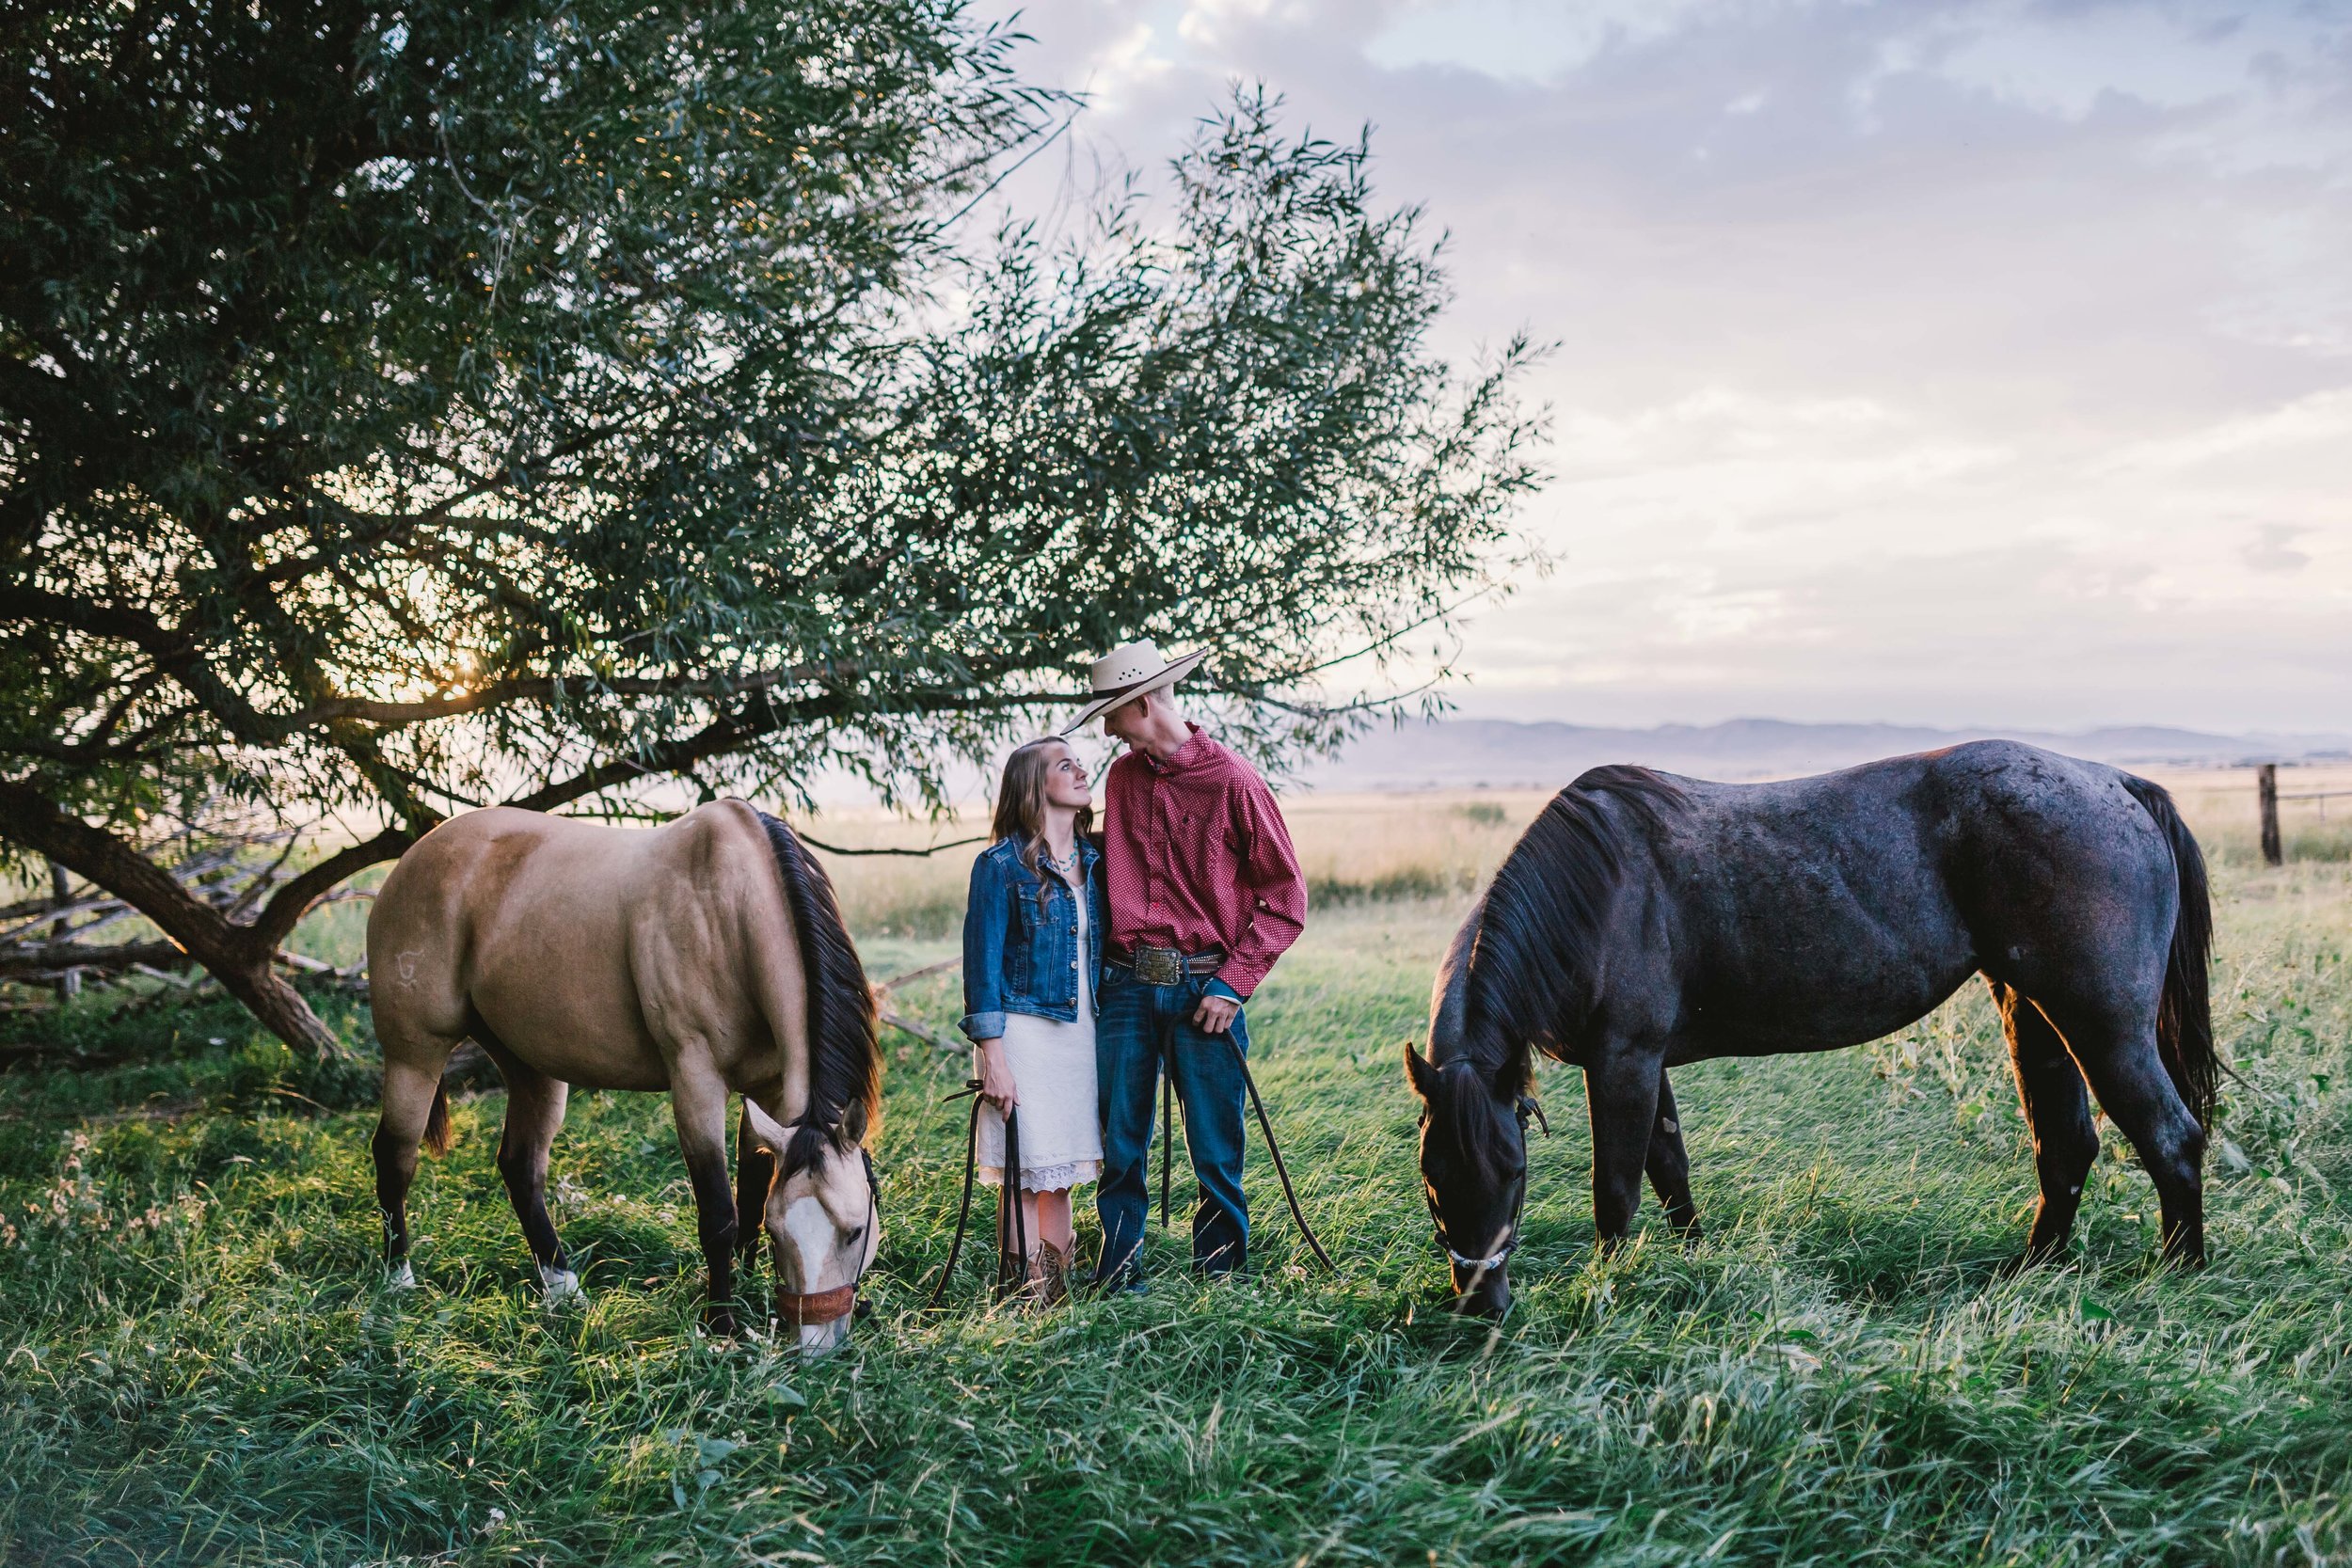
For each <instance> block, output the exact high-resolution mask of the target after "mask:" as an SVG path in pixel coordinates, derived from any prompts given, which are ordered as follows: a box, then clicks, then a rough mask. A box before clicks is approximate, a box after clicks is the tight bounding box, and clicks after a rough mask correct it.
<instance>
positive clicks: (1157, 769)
mask: <svg viewBox="0 0 2352 1568" xmlns="http://www.w3.org/2000/svg"><path fill="white" fill-rule="evenodd" d="M1184 728H1185V729H1187V730H1189V731H1190V732H1191V734H1190V736H1188V737H1187V738H1186V739H1185V741H1184V744H1183V745H1182V746H1179V747H1177V748H1176V754H1175V755H1174V756H1172V757H1169V758H1168V760H1167V761H1166V762H1162V761H1161V760H1160V759H1159V758H1157V757H1155V756H1153V755H1152V753H1151V752H1143V751H1138V752H1136V755H1138V756H1140V757H1141V758H1143V765H1144V766H1145V767H1146V768H1150V769H1152V772H1154V773H1182V772H1185V771H1187V770H1188V769H1191V768H1198V767H1200V764H1201V763H1202V762H1203V761H1205V760H1206V759H1207V757H1208V754H1209V747H1210V745H1211V742H1210V740H1209V733H1208V731H1206V730H1204V729H1202V728H1201V727H1200V725H1198V724H1196V723H1194V722H1193V721H1191V720H1189V719H1187V720H1185V721H1184Z"/></svg>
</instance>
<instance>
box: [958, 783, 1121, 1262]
mask: <svg viewBox="0 0 2352 1568" xmlns="http://www.w3.org/2000/svg"><path fill="white" fill-rule="evenodd" d="M1093 820H1094V795H1093V792H1092V791H1091V790H1090V789H1089V787H1088V782H1087V770H1086V768H1085V766H1084V765H1083V764H1082V763H1080V762H1079V761H1078V759H1077V757H1076V756H1075V755H1074V754H1073V752H1071V750H1070V747H1069V745H1068V744H1067V743H1066V742H1064V741H1061V740H1059V739H1046V740H1032V741H1029V742H1028V743H1027V744H1025V745H1024V746H1021V747H1020V748H1018V749H1017V750H1015V751H1014V752H1013V753H1012V755H1010V756H1009V757H1007V758H1006V759H1005V772H1004V778H1003V780H1002V781H1001V782H1000V783H999V784H998V785H997V790H996V816H995V821H994V823H993V826H992V829H991V832H992V833H993V837H994V839H995V843H993V845H991V846H990V847H988V848H987V849H985V850H983V851H982V852H981V854H980V857H979V859H978V860H977V861H975V862H974V863H973V865H972V895H971V901H970V902H969V903H968V904H967V905H966V906H965V908H964V915H963V1010H964V1017H963V1023H962V1027H963V1032H964V1033H965V1034H966V1035H968V1036H970V1037H971V1038H972V1043H973V1045H974V1046H975V1048H976V1053H977V1056H978V1058H979V1079H980V1098H981V1100H982V1101H984V1103H983V1105H982V1107H981V1110H980V1130H979V1155H978V1164H979V1167H980V1179H981V1180H983V1181H986V1182H987V1183H988V1184H989V1185H991V1186H1001V1185H1003V1184H1004V1180H1005V1173H1004V1164H1005V1120H1004V1113H1005V1112H1006V1111H1008V1110H1009V1109H1011V1108H1012V1107H1013V1106H1016V1105H1017V1106H1019V1107H1020V1108H1021V1170H1020V1172H1019V1174H1018V1179H1017V1180H1016V1181H1015V1182H1014V1188H1015V1190H1016V1192H1017V1193H1018V1195H1019V1196H1018V1198H1017V1201H1018V1202H1019V1203H1020V1205H1021V1212H1022V1219H1023V1230H1024V1233H1025V1235H1026V1236H1027V1238H1028V1244H1029V1248H1030V1251H1029V1275H1028V1277H1029V1299H1030V1300H1031V1301H1033V1302H1034V1303H1035V1304H1037V1305H1039V1306H1041V1307H1051V1306H1054V1305H1056V1304H1057V1303H1058V1302H1060V1301H1061V1300H1063V1299H1064V1298H1065V1297H1066V1296H1067V1295H1068V1294H1069V1276H1070V1266H1071V1254H1072V1251H1073V1248H1074V1246H1075V1243H1076V1238H1075V1236H1074V1235H1073V1231H1072V1228H1071V1221H1070V1190H1071V1189H1072V1188H1073V1187H1074V1186H1076V1185H1077V1184H1078V1183H1079V1182H1081V1181H1091V1180H1094V1179H1095V1178H1096V1177H1097V1176H1099V1175H1100V1174H1101V1173H1102V1168H1103V1133H1102V1129H1101V1127H1100V1125H1099V1124H1098V1123H1097V1122H1096V1120H1095V1117H1096V1110H1095V1093H1094V991H1095V986H1094V980H1095V974H1096V973H1097V971H1098V970H1099V968H1100V966H1101V963H1102V958H1103V884H1102V869H1101V866H1102V852H1101V851H1100V850H1098V849H1097V848H1096V847H1094V845H1093V844H1091V843H1090V842H1089V841H1088V838H1087V836H1086V835H1087V830H1088V829H1089V827H1091V826H1092V825H1093Z"/></svg>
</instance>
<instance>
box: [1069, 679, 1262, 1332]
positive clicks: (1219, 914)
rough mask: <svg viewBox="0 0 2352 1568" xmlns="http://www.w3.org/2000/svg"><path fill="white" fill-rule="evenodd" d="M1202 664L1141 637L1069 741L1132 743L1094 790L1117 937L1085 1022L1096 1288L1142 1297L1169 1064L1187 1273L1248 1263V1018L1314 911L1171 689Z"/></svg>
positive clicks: (1256, 802)
mask: <svg viewBox="0 0 2352 1568" xmlns="http://www.w3.org/2000/svg"><path fill="white" fill-rule="evenodd" d="M1204 657H1207V654H1206V651H1205V650H1204V651H1202V652H1200V653H1193V654H1187V655H1185V656H1184V657H1182V658H1179V659H1176V660H1174V661H1173V662H1170V661H1168V660H1165V659H1162V658H1161V657H1160V655H1159V650H1158V649H1157V648H1155V647H1154V646H1152V644H1151V643H1150V642H1135V643H1130V644H1129V645H1127V646H1126V647H1123V648H1120V649H1119V650H1118V651H1117V652H1116V653H1113V654H1111V655H1110V656H1109V657H1106V658H1104V659H1101V660H1099V661H1097V662H1096V664H1095V666H1094V680H1093V687H1094V691H1093V695H1094V700H1093V701H1092V702H1091V703H1090V704H1089V705H1088V706H1087V707H1086V709H1085V710H1084V711H1083V712H1081V713H1080V714H1079V715H1078V717H1077V719H1076V720H1075V721H1073V722H1072V723H1071V725H1070V726H1069V729H1068V730H1065V731H1064V732H1063V733H1064V734H1068V733H1070V730H1076V729H1078V728H1080V727H1082V726H1083V725H1085V724H1086V723H1087V722H1088V721H1089V720H1092V719H1094V718H1096V717H1098V716H1099V717H1100V718H1101V719H1102V721H1103V730H1104V734H1106V735H1108V736H1111V737H1112V738H1113V739H1116V740H1121V741H1124V742H1125V743H1126V745H1127V752H1126V754H1125V755H1123V756H1121V757H1120V759H1119V760H1118V761H1116V762H1114V763H1113V764H1111V768H1110V776H1109V779H1108V781H1107V784H1106V785H1105V790H1104V794H1105V797H1106V804H1107V806H1108V808H1109V813H1110V821H1109V824H1108V826H1107V828H1106V829H1105V831H1104V885H1105V889H1106V891H1107V893H1108V895H1109V897H1108V902H1109V913H1108V916H1107V919H1106V924H1107V926H1108V927H1109V928H1108V930H1107V931H1106V932H1105V933H1104V938H1105V940H1104V944H1103V982H1102V1001H1101V1014H1100V1017H1099V1018H1098V1019H1097V1021H1096V1023H1095V1061H1096V1083H1097V1087H1098V1092H1099V1094H1100V1097H1101V1104H1102V1115H1103V1174H1102V1179H1101V1181H1100V1183H1099V1184H1098V1185H1097V1187H1096V1189H1095V1206H1096V1210H1097V1212H1099V1213H1100V1214H1101V1216H1102V1221H1103V1259H1102V1263H1101V1265H1100V1266H1099V1267H1098V1269H1097V1270H1096V1273H1095V1280H1096V1282H1097V1283H1098V1284H1100V1285H1102V1286H1104V1288H1106V1289H1109V1290H1114V1291H1140V1290H1142V1289H1143V1269H1142V1250H1143V1233H1144V1227H1145V1226H1146V1224H1147V1222H1148V1219H1149V1215H1150V1212H1151V1194H1150V1173H1151V1158H1150V1157H1151V1151H1152V1099H1153V1096H1154V1095H1155V1093H1156V1092H1157V1090H1158V1088H1159V1075H1160V1072H1161V1070H1162V1069H1163V1067H1165V1069H1166V1070H1167V1071H1168V1074H1169V1076H1170V1078H1171V1080H1172V1081H1173V1083H1174V1085H1175V1090H1176V1096H1177V1098H1178V1099H1180V1100H1182V1101H1184V1141H1185V1143H1186V1145H1187V1147H1188V1148H1190V1149H1191V1152H1192V1170H1193V1176H1194V1178H1195V1179H1196V1180H1197V1181H1198V1183H1199V1186H1200V1208H1199V1209H1198V1210H1197V1211H1196V1212H1194V1214H1193V1217H1192V1262H1193V1267H1194V1268H1195V1269H1196V1270H1199V1271H1200V1272H1201V1273H1203V1274H1207V1275H1227V1274H1231V1273H1232V1272H1233V1271H1234V1270H1236V1269H1239V1268H1240V1267H1241V1266H1242V1265H1243V1263H1244V1262H1245V1261H1247V1259H1248V1249H1249V1206H1248V1202H1247V1200H1246V1199H1245V1198H1244V1197H1243V1196H1242V1190H1241V1171H1242V1131H1243V1119H1242V1118H1243V1110H1244V1106H1243V1103H1242V1099H1243V1094H1244V1092H1245V1089H1244V1085H1243V1080H1242V1070H1243V1069H1242V1058H1243V1057H1244V1056H1245V1055H1246V1054H1247V1053H1248V1050H1249V1028H1248V1020H1247V1018H1246V1017H1245V1016H1244V1012H1243V1009H1244V1007H1245V1006H1246V1005H1247V1004H1248V1001H1249V997H1250V995H1251V993H1252V992H1253V991H1255V990H1257V987H1258V983H1259V982H1260V981H1261V980H1263V979H1264V978H1265V974H1266V971H1267V970H1269V969H1271V968H1273V967H1274V960H1275V959H1277V958H1280V957H1281V956H1282V953H1283V951H1284V950H1285V949H1287V948H1288V947H1289V946H1290V944H1291V943H1292V942H1295V941H1296V940H1297V938H1298V933H1299V929H1300V927H1302V925H1303V924H1304V923H1305V920H1306V916H1307V882H1306V879H1305V878H1304V877H1302V876H1301V875H1300V874H1299V870H1298V856H1297V854H1296V852H1295V851H1294V850H1293V849H1292V848H1291V839H1290V830H1289V829H1288V828H1286V827H1285V826H1284V825H1283V822H1282V814H1281V812H1280V810H1279V809H1278V808H1277V807H1276V805H1275V803H1274V792H1273V791H1272V790H1270V789H1268V788H1267V787H1266V784H1265V781H1264V780H1263V779H1262V778H1260V777H1259V776H1258V775H1257V773H1256V771H1255V770H1253V769H1252V768H1250V766H1249V765H1248V763H1246V762H1244V761H1243V760H1242V759H1241V758H1240V757H1238V756H1236V755H1235V754H1234V753H1233V752H1231V751H1229V750H1227V749H1226V748H1225V747H1223V746H1221V745H1219V744H1217V742H1216V739H1215V738H1213V737H1212V736H1209V735H1208V734H1207V733H1206V732H1204V731H1203V730H1202V729H1201V728H1200V725H1198V724H1194V723H1190V722H1188V721H1186V720H1185V718H1184V714H1183V712H1182V711H1180V710H1179V709H1178V707H1177V705H1176V701H1175V696H1174V688H1175V685H1176V683H1177V682H1178V681H1180V680H1182V679H1184V676H1186V675H1188V674H1190V673H1192V672H1193V671H1194V670H1195V669H1197V668H1198V667H1199V666H1200V661H1201V659H1203V658H1204ZM1168 1131H1169V1130H1168V1129H1163V1130H1162V1134H1161V1135H1162V1136H1167V1135H1168Z"/></svg>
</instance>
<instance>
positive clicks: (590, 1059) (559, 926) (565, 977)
mask: <svg viewBox="0 0 2352 1568" xmlns="http://www.w3.org/2000/svg"><path fill="white" fill-rule="evenodd" d="M565 858H566V857H563V856H560V855H558V856H548V857H546V859H547V860H548V861H552V862H556V863H547V864H541V865H537V866H533V867H532V870H533V871H536V872H539V873H542V874H541V875H537V876H532V877H529V878H522V877H518V878H516V884H515V885H512V886H510V887H509V889H508V896H507V897H506V898H504V899H502V900H501V903H500V907H499V909H498V910H497V911H496V912H495V914H494V916H493V917H492V918H490V919H488V920H486V921H484V922H483V923H482V924H481V926H480V927H478V928H477V930H476V932H475V938H474V942H473V946H472V951H471V952H470V953H469V955H468V960H469V961H468V964H467V971H468V973H467V992H468V995H469V998H470V1000H471V1001H472V1004H473V1007H474V1010H475V1011H476V1012H477V1013H479V1014H480V1015H481V1017H482V1021H483V1022H484V1023H485V1024H486V1025H487V1026H488V1028H489V1030H490V1032H491V1033H492V1034H493V1035H495V1036H497V1037H498V1043H499V1044H500V1045H502V1046H504V1047H505V1048H506V1049H507V1050H509V1051H511V1052H513V1053H515V1054H516V1055H517V1056H520V1057H521V1058H522V1059H523V1060H524V1061H526V1062H528V1063H530V1064H531V1065H532V1067H534V1068H537V1069H539V1070H540V1071H542V1072H545V1073H547V1074H548V1075H549V1076H551V1077H555V1078H560V1079H562V1080H563V1081H564V1082H565V1083H567V1084H574V1085H580V1087H583V1088H602V1089H663V1088H667V1087H668V1086H669V1083H670V1076H669V1069H668V1066H667V1064H666V1063H665V1062H664V1060H663V1058H662V1054H661V1052H660V1049H659V1048H658V1047H657V1046H656V1044H655V1041H654V1038H653V1037H652V1035H651V1034H650V1033H649V1032H648V1031H647V1029H646V1027H645V1022H644V1015H643V1010H642V1008H641V1007H640V1006H639V1005H638V1000H637V993H636V985H635V981H634V976H633V975H632V974H631V971H630V964H629V954H628V924H627V920H626V916H625V904H624V900H623V899H622V898H621V897H620V896H618V893H617V889H616V888H615V887H614V885H613V884H612V879H610V878H609V877H604V878H594V879H581V878H579V877H577V876H575V875H572V874H570V873H571V872H572V870H573V868H572V867H570V866H567V865H564V864H562V863H561V862H562V861H563V860H564V859H565ZM576 883H577V884H580V885H574V884H576Z"/></svg>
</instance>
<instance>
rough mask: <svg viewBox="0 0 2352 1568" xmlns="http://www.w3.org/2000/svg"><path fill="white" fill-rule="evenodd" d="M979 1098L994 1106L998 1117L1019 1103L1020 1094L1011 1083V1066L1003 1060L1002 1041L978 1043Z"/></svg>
mask: <svg viewBox="0 0 2352 1568" xmlns="http://www.w3.org/2000/svg"><path fill="white" fill-rule="evenodd" d="M980 1098H981V1099H982V1100H985V1101H988V1102H989V1103H990V1104H991V1105H993V1106H995V1107H996V1110H997V1112H998V1114H999V1115H1002V1114H1003V1113H1004V1112H1007V1111H1009V1110H1011V1109H1012V1108H1013V1107H1014V1106H1015V1105H1018V1104H1020V1103H1021V1092H1020V1090H1019V1089H1018V1088H1016V1087H1015V1086H1014V1085H1013V1081H1012V1064H1011V1063H1009V1062H1008V1061H1006V1060H1005V1042H1004V1041H1003V1040H982V1041H981V1042H980Z"/></svg>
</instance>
